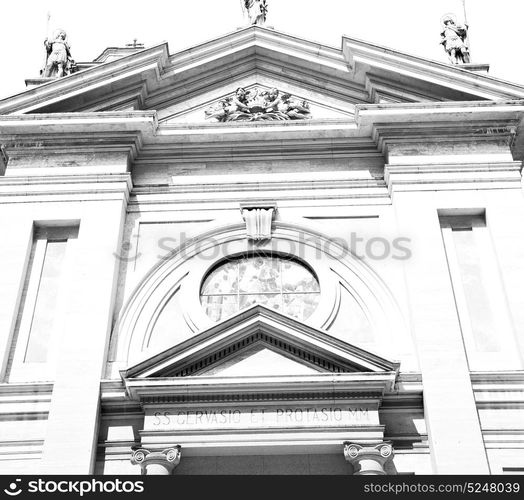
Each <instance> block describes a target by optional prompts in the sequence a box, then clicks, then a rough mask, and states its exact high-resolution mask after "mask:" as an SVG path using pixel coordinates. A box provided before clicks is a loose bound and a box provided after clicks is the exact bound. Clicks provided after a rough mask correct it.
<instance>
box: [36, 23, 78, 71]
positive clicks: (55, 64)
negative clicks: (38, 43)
mask: <svg viewBox="0 0 524 500" xmlns="http://www.w3.org/2000/svg"><path fill="white" fill-rule="evenodd" d="M44 45H45V48H46V52H47V58H46V63H45V68H44V70H43V71H42V77H43V78H60V77H62V76H67V75H70V74H71V73H74V72H75V70H76V64H75V62H74V61H73V58H72V57H71V49H70V46H69V43H68V42H67V34H66V32H65V31H64V30H57V31H56V32H55V34H54V36H53V39H52V40H49V39H48V38H46V39H45V40H44Z"/></svg>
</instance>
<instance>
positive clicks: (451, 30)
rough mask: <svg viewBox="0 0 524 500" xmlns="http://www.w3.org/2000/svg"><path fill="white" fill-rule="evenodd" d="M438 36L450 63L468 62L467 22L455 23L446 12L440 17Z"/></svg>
mask: <svg viewBox="0 0 524 500" xmlns="http://www.w3.org/2000/svg"><path fill="white" fill-rule="evenodd" d="M440 37H441V40H440V43H441V44H442V46H443V47H444V49H445V51H446V52H447V54H448V57H449V60H450V62H451V64H467V63H469V62H470V57H469V47H468V45H467V38H468V25H467V24H465V25H457V23H456V21H455V18H454V16H452V15H451V14H446V15H445V16H444V17H443V18H442V32H441V33H440Z"/></svg>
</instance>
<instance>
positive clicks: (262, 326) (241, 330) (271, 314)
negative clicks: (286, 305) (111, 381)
mask: <svg viewBox="0 0 524 500" xmlns="http://www.w3.org/2000/svg"><path fill="white" fill-rule="evenodd" d="M398 369H399V363H396V362H392V361H388V360H386V359H384V358H382V357H380V356H378V355H376V354H373V353H370V352H367V351H364V350H363V349H360V348H358V347H356V346H353V345H351V344H348V343H346V342H343V341H341V340H338V339H335V338H334V337H331V336H330V335H328V334H327V333H325V332H322V331H319V330H317V329H315V328H312V327H310V326H307V325H304V324H303V323H301V322H299V321H297V320H295V319H293V318H291V317H288V316H285V315H282V314H280V313H278V312H276V311H273V310H270V309H267V308H265V307H263V306H260V305H258V306H254V307H252V308H250V309H247V310H245V311H242V312H240V313H238V314H237V315H235V316H233V317H231V318H228V319H226V320H225V321H223V322H221V323H219V324H217V325H215V326H213V327H212V328H210V329H208V330H206V331H204V332H202V333H200V334H198V335H196V336H195V337H192V338H191V339H189V340H187V341H186V342H183V343H182V344H179V345H177V346H174V347H172V348H170V349H167V350H166V351H164V352H161V353H159V354H157V355H155V356H153V357H151V358H149V359H146V360H144V361H141V362H139V363H138V364H136V365H134V366H132V367H130V368H128V369H127V370H125V371H124V372H123V373H122V376H123V377H124V379H138V378H140V379H144V378H158V377H161V378H165V377H175V378H176V377H195V376H203V377H210V376H220V377H223V376H226V377H227V376H234V377H238V376H271V375H308V374H319V373H326V374H327V373H355V372H359V373H390V372H398Z"/></svg>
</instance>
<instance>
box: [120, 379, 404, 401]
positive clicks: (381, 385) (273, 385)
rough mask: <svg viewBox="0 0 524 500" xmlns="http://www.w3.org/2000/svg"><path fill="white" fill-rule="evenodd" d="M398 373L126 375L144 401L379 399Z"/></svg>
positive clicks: (127, 382) (137, 397)
mask: <svg viewBox="0 0 524 500" xmlns="http://www.w3.org/2000/svg"><path fill="white" fill-rule="evenodd" d="M396 375H397V372H381V373H371V372H368V373H337V374H333V373H329V374H326V373H320V374H315V375H286V376H263V377H202V376H200V377H199V376H197V377H182V378H179V377H175V378H150V379H142V378H140V379H137V378H125V379H124V383H125V385H126V391H127V393H128V395H129V397H131V398H132V399H134V400H140V401H142V402H149V403H153V402H158V403H164V402H166V401H168V400H169V401H173V402H180V401H187V402H191V401H192V402H196V401H204V400H207V401H210V402H211V401H224V402H227V401H238V400H244V401H253V400H257V398H258V399H259V400H267V399H273V400H282V399H290V398H291V399H301V398H307V397H314V395H315V394H316V395H318V397H319V398H320V399H333V398H335V399H338V397H341V398H352V399H359V398H363V399H368V398H371V399H377V398H379V399H380V398H381V397H382V395H383V394H384V392H387V391H389V390H391V387H392V386H393V384H394V381H395V378H396Z"/></svg>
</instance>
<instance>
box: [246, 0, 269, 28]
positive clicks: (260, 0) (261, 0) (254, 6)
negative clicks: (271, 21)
mask: <svg viewBox="0 0 524 500" xmlns="http://www.w3.org/2000/svg"><path fill="white" fill-rule="evenodd" d="M242 7H243V8H244V9H245V10H246V11H247V15H248V17H249V22H250V23H251V24H256V25H258V26H262V25H264V23H265V22H266V14H267V1H266V0H242Z"/></svg>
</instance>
